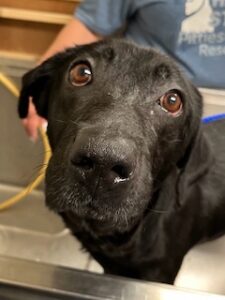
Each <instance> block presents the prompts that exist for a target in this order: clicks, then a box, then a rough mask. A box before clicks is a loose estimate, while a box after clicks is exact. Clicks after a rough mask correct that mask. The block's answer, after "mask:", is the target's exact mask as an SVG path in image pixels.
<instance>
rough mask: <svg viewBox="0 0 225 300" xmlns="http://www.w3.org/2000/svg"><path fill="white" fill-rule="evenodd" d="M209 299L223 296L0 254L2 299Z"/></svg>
mask: <svg viewBox="0 0 225 300" xmlns="http://www.w3.org/2000/svg"><path fill="white" fill-rule="evenodd" d="M31 297H32V300H33V299H36V300H39V299H46V300H48V299H90V300H94V299H95V300H100V299H114V300H115V299H120V300H125V299H129V300H137V299H141V300H148V299H149V300H150V299H154V300H157V299H162V300H167V299H168V300H169V299H170V300H171V299H174V300H177V299H182V300H183V299H192V300H195V299H196V300H201V299H202V300H203V299H204V300H207V299H212V300H213V299H214V300H219V299H221V300H222V299H225V297H224V296H219V295H212V294H204V293H195V292H190V291H186V290H182V289H177V288H175V287H172V286H168V285H163V284H157V283H148V282H142V281H136V280H128V279H125V278H120V277H115V276H114V277H110V276H103V275H98V274H94V273H89V272H83V271H77V270H74V269H69V268H63V267H57V266H53V265H47V264H42V263H35V262H31V261H26V260H20V259H15V258H7V257H3V256H2V257H1V256H0V299H5V300H14V299H16V300H18V299H19V300H20V299H23V300H26V299H31Z"/></svg>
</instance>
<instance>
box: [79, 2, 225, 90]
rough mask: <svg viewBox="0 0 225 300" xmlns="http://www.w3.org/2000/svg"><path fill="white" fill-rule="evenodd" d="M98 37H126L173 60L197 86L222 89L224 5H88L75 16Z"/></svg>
mask: <svg viewBox="0 0 225 300" xmlns="http://www.w3.org/2000/svg"><path fill="white" fill-rule="evenodd" d="M75 15H76V17H77V18H78V19H79V20H80V21H81V22H83V23H84V24H85V25H86V26H87V27H88V28H89V29H90V30H91V31H93V32H94V33H97V34H100V35H102V36H108V35H111V34H113V33H115V32H116V31H117V30H119V29H120V28H121V27H122V26H124V25H126V26H125V31H124V35H125V37H126V38H127V39H130V40H133V41H135V42H136V43H138V44H141V45H145V46H152V47H155V48H158V49H160V50H161V51H163V52H165V53H167V54H168V55H170V56H172V57H173V58H174V59H175V60H176V61H177V62H178V64H179V65H180V67H181V68H182V69H184V70H185V72H186V74H187V75H188V76H189V77H190V78H191V80H192V81H193V82H194V83H195V84H196V85H198V86H201V87H210V88H221V89H225V0H192V1H190V0H86V1H84V2H82V3H81V5H80V6H79V7H78V9H77V10H76V12H75Z"/></svg>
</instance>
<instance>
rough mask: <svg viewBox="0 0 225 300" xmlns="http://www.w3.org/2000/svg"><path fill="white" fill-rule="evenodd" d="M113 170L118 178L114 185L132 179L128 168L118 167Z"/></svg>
mask: <svg viewBox="0 0 225 300" xmlns="http://www.w3.org/2000/svg"><path fill="white" fill-rule="evenodd" d="M111 170H112V171H113V172H114V173H115V175H116V177H115V179H114V183H118V182H121V181H125V180H128V179H129V177H130V172H129V169H128V167H126V166H123V165H116V166H114V167H113V168H112V169H111Z"/></svg>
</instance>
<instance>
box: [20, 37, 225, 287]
mask: <svg viewBox="0 0 225 300" xmlns="http://www.w3.org/2000/svg"><path fill="white" fill-rule="evenodd" d="M78 62H87V63H88V64H89V65H90V67H91V69H92V74H93V78H92V81H91V82H90V83H89V84H87V85H86V86H82V87H76V86H73V85H72V84H71V83H70V81H69V71H70V69H71V67H72V66H73V65H74V64H76V63H78ZM169 90H176V92H177V93H178V94H179V95H180V97H181V99H182V105H183V109H182V113H181V114H180V115H177V116H174V115H171V114H169V113H168V112H166V111H165V110H163V109H162V107H161V106H160V105H159V101H158V100H159V98H160V97H161V96H162V95H163V94H165V93H166V92H168V91H169ZM28 96H32V97H33V102H34V104H35V105H36V108H37V111H38V113H39V114H40V115H41V116H44V117H46V118H47V119H48V136H49V140H50V144H51V147H52V150H53V156H52V158H51V161H50V163H49V167H48V170H47V176H46V203H47V205H48V206H49V207H50V208H51V209H53V210H55V211H56V212H58V213H59V214H61V215H62V216H63V218H64V220H65V222H66V224H67V225H68V226H69V228H70V229H71V231H72V232H73V233H74V235H76V236H77V237H78V238H79V240H80V241H81V242H82V244H83V245H84V247H85V248H86V249H88V250H89V251H90V253H91V254H92V255H93V257H94V258H95V259H96V260H97V261H98V262H100V264H101V265H102V266H103V268H104V270H105V272H107V273H111V274H118V275H124V276H129V277H134V278H141V279H146V280H151V281H160V282H167V283H172V282H173V281H174V279H175V277H176V274H177V272H178V270H179V268H180V265H181V263H182V260H183V257H184V255H185V254H186V253H187V251H188V250H189V249H190V248H191V247H192V246H193V245H194V244H196V243H197V242H199V241H203V240H205V239H209V238H212V237H214V236H215V235H219V234H221V233H223V232H224V227H225V226H224V223H225V222H224V216H225V185H224V182H225V180H224V174H225V159H224V158H223V157H222V153H223V152H224V150H225V143H224V142H223V140H222V138H220V137H219V136H218V134H216V132H217V131H216V130H217V127H218V128H219V127H220V126H222V127H221V128H225V126H224V125H223V124H224V123H223V122H217V124H216V125H214V126H212V125H208V126H205V127H204V128H203V127H202V125H201V115H202V99H201V96H200V94H199V93H198V91H197V90H196V89H195V87H193V85H192V84H191V83H190V82H189V81H188V80H187V79H186V78H185V77H184V76H183V75H182V74H181V72H180V71H179V69H178V68H177V67H176V65H175V64H174V63H173V62H172V61H171V59H169V58H168V57H166V56H164V55H162V54H160V53H158V52H156V51H155V50H152V49H143V48H139V47H137V46H135V45H132V44H130V43H127V42H125V41H120V40H107V41H101V42H98V43H95V44H91V45H87V46H79V47H76V48H73V49H68V50H67V51H65V52H63V53H60V54H57V55H56V56H54V57H53V58H50V59H49V60H47V61H46V62H44V63H43V64H42V65H40V66H38V67H37V68H35V69H33V70H31V71H30V72H29V73H28V74H26V75H25V76H24V78H23V87H22V91H21V96H20V102H19V114H20V117H22V118H24V117H25V116H26V115H27V110H28ZM223 126H224V127H223ZM213 128H214V129H213ZM213 143H214V144H215V145H216V147H214V144H213ZM212 149H213V151H212ZM74 157H75V158H74ZM77 159H78V161H77ZM74 160H76V161H75V162H74ZM128 170H129V172H128ZM118 176H119V178H120V179H121V178H122V180H121V181H119V183H118V182H117V181H116V178H117V177H118ZM112 178H113V180H114V181H112Z"/></svg>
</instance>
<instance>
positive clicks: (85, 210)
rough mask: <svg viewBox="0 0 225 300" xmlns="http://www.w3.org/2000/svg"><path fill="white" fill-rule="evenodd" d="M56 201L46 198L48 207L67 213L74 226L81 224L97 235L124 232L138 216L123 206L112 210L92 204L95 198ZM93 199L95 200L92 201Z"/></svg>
mask: <svg viewBox="0 0 225 300" xmlns="http://www.w3.org/2000/svg"><path fill="white" fill-rule="evenodd" d="M77 200H78V199H76V201H68V202H67V201H65V202H63V201H57V199H52V198H50V197H47V198H46V204H47V206H48V208H49V209H51V210H53V211H54V212H56V213H59V214H62V215H67V216H68V217H69V219H70V222H71V223H73V224H74V225H75V226H76V227H80V226H82V225H83V224H86V226H88V227H89V229H90V230H92V231H93V232H95V233H96V234H99V235H111V234H112V233H114V232H117V233H124V232H127V231H129V230H130V229H131V228H133V227H134V226H135V224H137V222H138V219H139V216H138V215H137V214H135V215H134V214H132V212H130V211H128V210H127V209H125V208H123V207H118V208H115V209H113V210H112V208H111V207H107V206H104V207H101V205H99V206H96V205H93V202H96V201H97V200H96V199H91V197H89V198H85V200H84V199H82V201H81V199H79V201H77ZM94 200H95V201H94Z"/></svg>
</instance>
